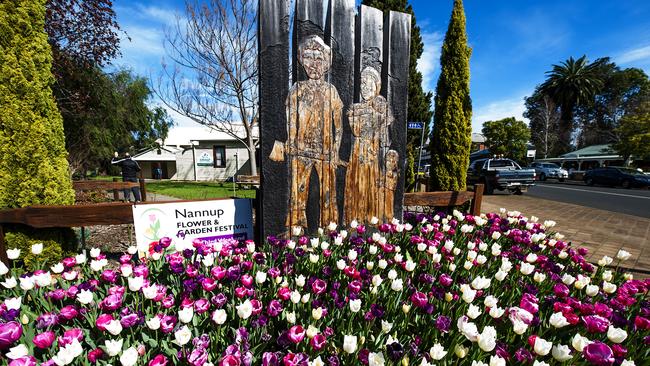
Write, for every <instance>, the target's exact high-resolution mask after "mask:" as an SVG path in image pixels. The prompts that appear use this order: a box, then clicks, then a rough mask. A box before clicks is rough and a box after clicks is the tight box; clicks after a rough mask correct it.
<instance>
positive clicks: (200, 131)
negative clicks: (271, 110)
mask: <svg viewBox="0 0 650 366" xmlns="http://www.w3.org/2000/svg"><path fill="white" fill-rule="evenodd" d="M235 127H236V130H237V136H239V137H241V138H242V139H243V138H244V137H245V130H244V126H243V125H237V126H235ZM258 131H259V130H258V128H257V127H255V129H254V130H253V137H254V138H255V139H257V138H258V136H259V133H258ZM235 140H236V139H235V138H234V137H232V136H231V135H229V134H227V133H225V132H222V131H217V130H216V129H214V128H210V127H207V126H192V127H182V126H178V127H173V128H172V129H171V130H169V133H168V134H167V139H165V145H167V146H190V145H191V142H190V141H235Z"/></svg>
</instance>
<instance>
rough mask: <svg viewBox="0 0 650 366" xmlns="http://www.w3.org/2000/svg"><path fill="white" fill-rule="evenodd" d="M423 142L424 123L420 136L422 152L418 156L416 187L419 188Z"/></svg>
mask: <svg viewBox="0 0 650 366" xmlns="http://www.w3.org/2000/svg"><path fill="white" fill-rule="evenodd" d="M422 144H424V125H422V133H421V136H420V153H419V156H418V174H417V179H416V180H415V186H416V189H419V185H420V164H422Z"/></svg>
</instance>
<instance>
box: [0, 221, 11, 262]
mask: <svg viewBox="0 0 650 366" xmlns="http://www.w3.org/2000/svg"><path fill="white" fill-rule="evenodd" d="M0 261H2V263H4V264H6V265H7V266H9V258H7V243H5V232H4V229H3V228H2V224H0Z"/></svg>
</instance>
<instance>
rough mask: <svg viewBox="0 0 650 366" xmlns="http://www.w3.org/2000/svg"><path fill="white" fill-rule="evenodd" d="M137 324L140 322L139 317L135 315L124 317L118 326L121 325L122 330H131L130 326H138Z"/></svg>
mask: <svg viewBox="0 0 650 366" xmlns="http://www.w3.org/2000/svg"><path fill="white" fill-rule="evenodd" d="M139 322H140V317H139V316H138V314H136V313H131V314H128V315H125V316H123V317H122V318H121V319H120V324H122V327H124V328H131V327H132V326H134V325H136V324H138V323H139Z"/></svg>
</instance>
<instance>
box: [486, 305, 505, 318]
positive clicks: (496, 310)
mask: <svg viewBox="0 0 650 366" xmlns="http://www.w3.org/2000/svg"><path fill="white" fill-rule="evenodd" d="M505 312H506V310H505V309H502V308H500V307H498V306H495V307H493V308H490V313H489V314H490V316H491V317H493V318H494V319H497V318H500V317H501V316H503V314H504V313H505Z"/></svg>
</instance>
